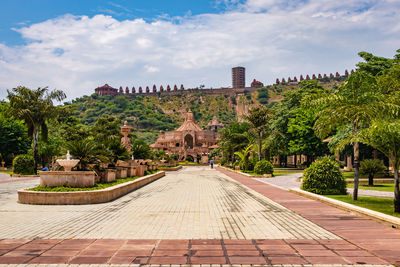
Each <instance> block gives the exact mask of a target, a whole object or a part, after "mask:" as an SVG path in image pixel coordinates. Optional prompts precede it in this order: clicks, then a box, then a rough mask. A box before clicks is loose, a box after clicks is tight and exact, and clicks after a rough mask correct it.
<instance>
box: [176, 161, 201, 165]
mask: <svg viewBox="0 0 400 267" xmlns="http://www.w3.org/2000/svg"><path fill="white" fill-rule="evenodd" d="M178 164H179V165H199V163H198V162H191V161H183V162H179V163H178Z"/></svg>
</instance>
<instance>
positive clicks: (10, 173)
mask: <svg viewBox="0 0 400 267" xmlns="http://www.w3.org/2000/svg"><path fill="white" fill-rule="evenodd" d="M0 172H3V173H8V174H9V175H12V174H13V172H12V171H0Z"/></svg>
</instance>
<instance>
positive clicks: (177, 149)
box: [150, 110, 222, 163]
mask: <svg viewBox="0 0 400 267" xmlns="http://www.w3.org/2000/svg"><path fill="white" fill-rule="evenodd" d="M214 123H216V124H217V125H212V124H214ZM213 126H214V127H213ZM221 126H222V124H220V123H218V120H217V119H216V118H214V119H213V123H211V124H209V125H208V128H209V129H212V130H214V131H208V130H203V129H202V128H200V126H198V125H197V124H196V123H195V121H194V115H193V112H192V111H190V110H189V111H188V112H187V113H186V116H185V121H184V123H183V124H182V125H181V126H180V127H179V128H178V129H176V130H175V131H169V132H164V133H163V132H160V133H159V135H158V139H157V141H156V142H155V143H154V144H152V145H150V147H151V148H152V149H153V150H163V151H165V152H166V153H167V154H178V155H179V160H180V161H184V160H186V159H187V157H188V156H191V157H193V159H194V160H197V159H201V162H202V163H207V162H208V154H209V153H210V151H211V150H213V149H214V148H217V147H218V146H217V142H218V141H219V139H220V136H219V134H218V133H217V132H216V131H215V130H216V129H217V127H218V129H219V128H221Z"/></svg>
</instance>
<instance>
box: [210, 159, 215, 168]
mask: <svg viewBox="0 0 400 267" xmlns="http://www.w3.org/2000/svg"><path fill="white" fill-rule="evenodd" d="M210 166H211V169H212V168H213V167H214V161H213V160H210Z"/></svg>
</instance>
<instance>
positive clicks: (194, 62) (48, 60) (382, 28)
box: [0, 0, 400, 98]
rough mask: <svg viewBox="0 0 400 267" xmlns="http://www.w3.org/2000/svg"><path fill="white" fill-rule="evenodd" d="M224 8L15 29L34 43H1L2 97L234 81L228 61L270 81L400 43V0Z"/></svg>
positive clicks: (293, 0) (291, 0) (340, 66)
mask: <svg viewBox="0 0 400 267" xmlns="http://www.w3.org/2000/svg"><path fill="white" fill-rule="evenodd" d="M221 2H225V3H226V5H229V4H231V5H233V6H234V8H231V9H229V10H227V11H226V12H224V13H220V14H202V15H196V16H193V15H190V14H188V15H186V16H185V17H180V18H169V19H165V18H159V19H157V20H155V21H153V22H146V21H144V20H143V19H134V20H125V21H118V20H116V19H114V18H112V17H110V16H105V15H97V16H94V17H91V18H89V17H87V16H81V17H77V16H72V15H65V16H62V17H58V18H55V19H51V20H47V21H44V22H42V23H37V24H32V25H30V26H27V27H23V28H19V29H16V30H17V31H18V32H19V33H20V34H21V35H22V37H23V38H25V39H26V40H27V43H26V44H25V45H22V46H7V45H4V44H1V43H0V98H3V97H4V96H5V95H6V93H5V89H6V88H12V87H15V86H18V85H25V86H28V87H32V88H35V87H38V86H49V87H50V88H57V89H62V90H64V91H65V92H67V94H68V96H69V97H70V98H72V97H76V96H80V95H82V94H91V93H92V92H93V90H94V88H95V87H97V86H99V85H102V84H104V83H108V84H110V85H113V86H114V87H119V86H120V85H122V86H124V87H125V86H130V87H132V86H135V87H138V86H140V85H141V86H146V85H149V86H152V85H153V84H157V85H158V86H159V85H161V84H162V85H164V87H165V86H166V85H167V84H170V85H173V84H178V85H179V84H181V83H183V84H184V85H185V87H186V88H188V87H195V86H198V85H199V84H205V85H206V86H209V87H214V88H217V87H220V86H229V85H230V84H231V81H230V77H231V76H230V68H231V67H233V66H236V65H242V66H245V67H246V68H247V71H246V75H247V82H248V83H249V82H250V81H251V80H252V79H253V78H256V79H257V80H261V81H263V82H265V83H267V84H269V83H272V82H273V81H275V78H276V77H285V78H287V77H288V76H291V77H293V76H294V75H297V76H299V75H300V74H312V73H316V74H318V73H330V72H336V71H339V72H341V73H343V71H344V69H346V68H348V69H350V68H352V67H354V64H355V63H356V62H358V61H359V59H358V57H357V52H359V51H362V50H367V51H370V52H373V53H376V54H379V55H382V56H387V57H391V56H392V55H393V54H394V53H395V50H396V49H398V48H400V46H399V44H400V15H399V10H400V2H398V1H389V0H387V1H384V0H383V1H378V0H369V1H361V0H349V1H330V0H308V1H300V0H287V1H281V0H248V1H247V2H245V3H244V4H240V1H236V0H233V1H232V0H222V1H221Z"/></svg>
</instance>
